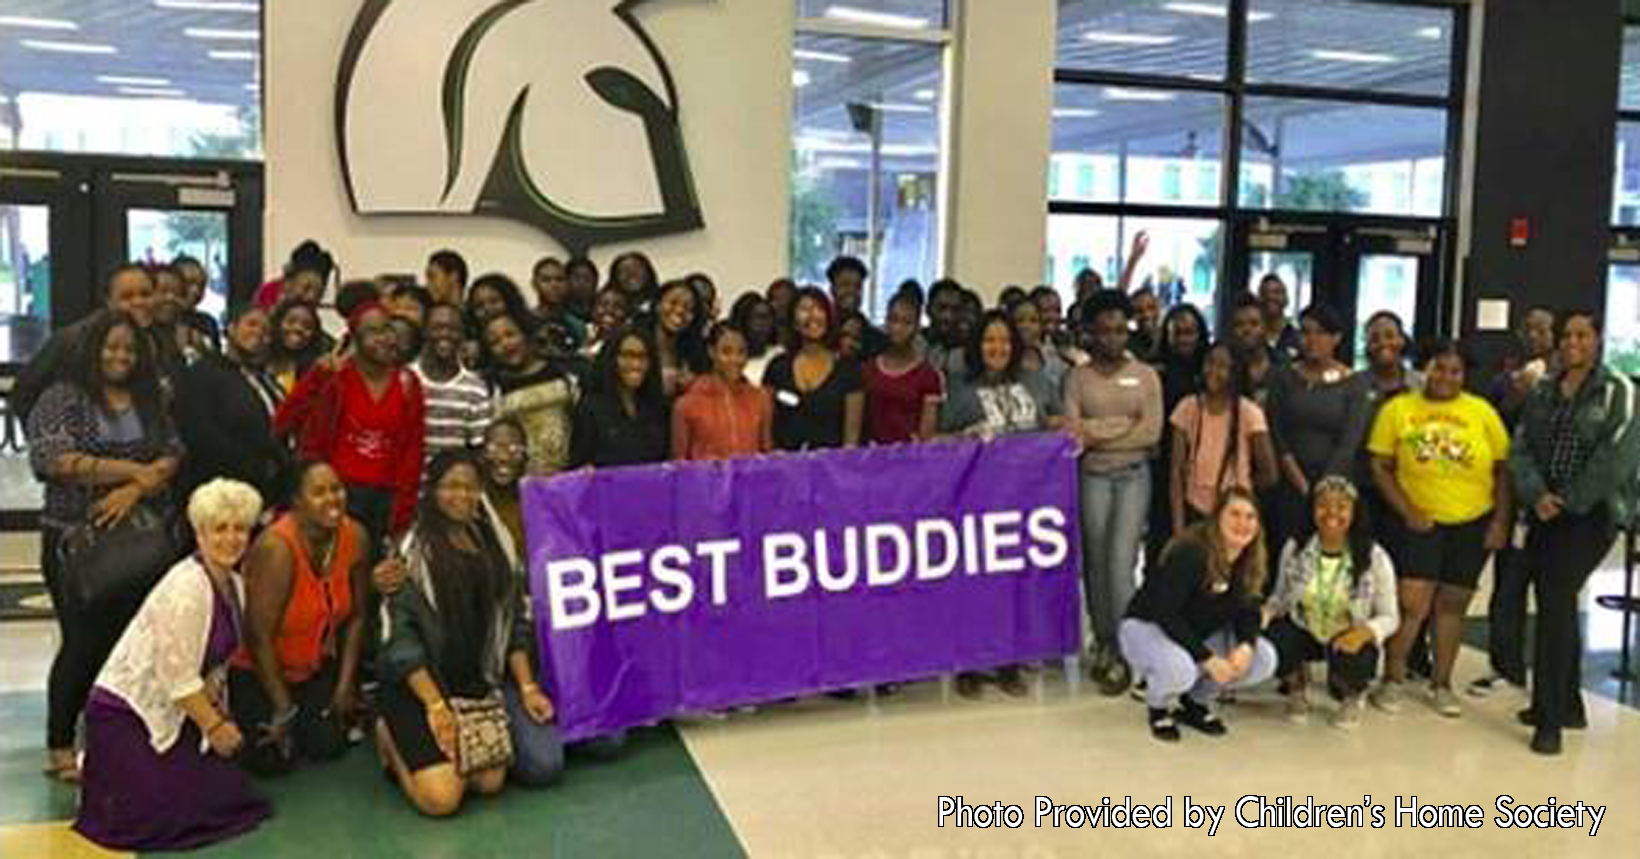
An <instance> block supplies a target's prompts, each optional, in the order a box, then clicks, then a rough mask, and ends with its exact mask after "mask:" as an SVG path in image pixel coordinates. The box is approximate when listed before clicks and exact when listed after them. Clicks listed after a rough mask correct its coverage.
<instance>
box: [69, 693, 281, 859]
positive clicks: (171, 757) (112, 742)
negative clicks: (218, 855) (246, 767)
mask: <svg viewBox="0 0 1640 859" xmlns="http://www.w3.org/2000/svg"><path fill="white" fill-rule="evenodd" d="M85 751H86V754H85V766H84V769H83V770H82V784H81V788H80V814H79V818H78V819H77V820H75V821H74V830H75V831H76V832H79V833H80V834H81V835H83V836H85V837H86V838H88V839H90V840H92V841H94V842H96V843H97V844H100V845H102V846H103V847H107V848H110V849H115V850H189V849H193V848H195V847H203V846H205V845H207V844H213V843H215V842H218V841H222V840H225V839H228V838H232V837H234V836H236V835H242V834H244V833H246V832H249V831H250V830H252V829H254V828H256V826H257V824H259V823H261V822H262V821H263V820H264V819H266V818H267V817H268V816H269V815H270V814H272V809H271V808H270V807H269V806H268V803H267V802H266V801H265V800H263V799H262V798H261V797H260V796H257V795H256V793H255V792H254V791H252V790H251V786H250V782H249V781H248V779H247V778H246V777H245V774H244V772H243V771H241V770H240V769H239V767H238V766H236V765H235V764H234V763H233V762H232V761H228V760H224V759H223V758H220V757H217V756H216V755H214V754H209V753H207V754H201V753H200V751H199V728H198V727H196V726H195V725H194V723H193V722H192V721H186V720H185V721H184V723H183V728H182V734H181V736H179V737H178V738H177V741H176V744H175V745H173V746H171V748H170V750H169V751H167V752H166V753H165V754H163V755H156V754H155V753H154V747H153V746H152V745H150V744H149V742H148V729H147V727H146V726H144V725H143V723H142V720H141V719H139V718H137V714H136V713H134V712H132V711H131V709H130V708H129V707H127V706H126V705H125V703H124V702H122V701H120V700H119V699H118V698H115V697H114V696H112V695H110V694H108V693H107V692H104V691H103V690H101V689H96V690H93V691H92V693H91V699H90V701H89V702H88V703H87V704H86V708H85Z"/></svg>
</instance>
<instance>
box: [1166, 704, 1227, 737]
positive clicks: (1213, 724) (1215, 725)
mask: <svg viewBox="0 0 1640 859" xmlns="http://www.w3.org/2000/svg"><path fill="white" fill-rule="evenodd" d="M1173 717H1174V718H1176V719H1178V720H1179V722H1180V724H1184V725H1189V726H1190V727H1192V728H1195V729H1196V730H1198V731H1201V732H1202V733H1204V734H1206V735H1208V736H1209V737H1222V736H1224V735H1225V734H1228V733H1230V729H1229V728H1228V727H1225V724H1224V722H1222V721H1220V720H1219V717H1218V715H1217V714H1215V713H1214V712H1213V711H1212V710H1211V709H1209V708H1207V707H1204V706H1202V705H1201V704H1198V703H1196V702H1195V701H1192V700H1190V699H1189V698H1182V699H1180V700H1179V709H1177V710H1174V711H1173Z"/></svg>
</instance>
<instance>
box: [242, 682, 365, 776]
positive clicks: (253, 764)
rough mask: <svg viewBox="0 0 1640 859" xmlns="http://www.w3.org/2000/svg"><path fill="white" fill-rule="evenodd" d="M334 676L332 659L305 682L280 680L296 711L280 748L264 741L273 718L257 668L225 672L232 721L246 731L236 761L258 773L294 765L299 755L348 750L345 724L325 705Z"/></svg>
mask: <svg viewBox="0 0 1640 859" xmlns="http://www.w3.org/2000/svg"><path fill="white" fill-rule="evenodd" d="M336 674H337V672H336V661H335V660H328V661H326V662H325V664H324V665H323V666H321V667H320V669H319V671H318V673H316V674H314V675H313V676H312V677H309V678H308V679H307V680H306V681H304V682H301V683H287V684H285V685H286V687H287V688H288V689H289V691H290V699H291V702H292V703H294V704H295V705H296V708H297V710H296V719H295V721H293V722H292V723H291V724H290V727H289V733H288V734H287V736H289V737H290V740H291V742H290V744H289V747H288V748H281V747H280V746H279V745H278V744H276V743H271V742H268V741H267V739H268V738H267V737H266V735H265V732H264V731H262V730H261V728H262V726H263V725H266V724H267V723H268V721H269V720H271V719H272V718H273V703H272V702H271V701H269V700H268V694H267V692H266V691H265V690H263V688H262V681H261V680H259V679H257V676H256V672H254V671H250V670H247V669H242V668H235V669H233V670H232V671H229V672H228V700H229V701H230V702H231V704H232V707H233V718H234V721H235V722H237V723H239V730H240V732H242V733H243V734H244V735H245V751H244V753H243V754H241V755H240V758H239V762H240V764H241V765H243V766H244V767H245V769H247V770H250V771H251V772H253V773H256V774H257V775H280V774H283V773H287V772H290V771H291V770H292V769H295V767H296V761H297V759H298V758H305V759H307V760H310V761H328V760H332V759H334V758H338V757H341V755H342V753H343V752H345V751H347V728H346V727H344V726H343V725H342V720H341V717H340V716H338V715H337V714H335V713H333V712H331V709H330V701H331V696H333V695H335V694H336V680H337V676H336Z"/></svg>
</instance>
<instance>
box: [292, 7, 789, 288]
mask: <svg viewBox="0 0 1640 859" xmlns="http://www.w3.org/2000/svg"><path fill="white" fill-rule="evenodd" d="M575 2H586V3H591V2H594V0H575ZM609 2H611V4H613V0H609ZM358 7H359V3H358V2H332V0H302V2H278V3H268V4H267V9H266V15H267V23H266V27H267V29H266V40H265V51H266V58H265V62H266V66H265V74H266V79H265V86H266V98H265V104H266V110H267V116H266V125H265V127H266V128H267V140H266V143H267V145H266V150H267V174H266V175H267V203H266V205H267V217H266V220H265V235H264V239H265V247H266V249H267V251H266V255H267V266H268V268H269V269H270V271H272V270H274V269H276V268H277V266H278V265H279V264H280V262H281V261H282V260H283V259H284V257H285V256H286V255H287V254H288V253H289V250H290V249H291V248H292V247H294V246H295V245H296V244H297V243H298V242H300V241H301V240H303V239H305V238H308V237H313V238H317V239H318V240H319V241H320V242H321V243H322V244H323V245H325V247H326V248H328V249H329V250H330V251H331V252H332V253H333V254H334V255H335V256H336V258H337V260H338V261H339V262H340V264H341V266H342V268H343V274H344V276H346V277H367V276H371V275H375V274H378V273H383V272H404V273H410V272H414V273H418V274H419V273H420V272H421V270H422V266H423V263H424V262H425V260H426V258H427V255H428V253H430V252H431V251H433V250H436V249H438V248H440V247H445V246H449V247H454V248H456V249H458V250H460V251H461V252H462V253H463V254H464V255H465V256H466V257H467V259H468V262H469V264H470V265H471V267H472V271H473V274H474V275H475V276H476V275H477V274H479V273H482V272H486V271H493V270H501V271H504V272H506V273H508V274H510V275H511V276H512V277H513V278H514V279H516V280H519V281H520V282H521V283H523V282H526V281H527V280H528V276H529V268H530V265H531V264H532V263H533V262H534V261H535V259H536V258H538V257H540V256H542V255H544V254H547V253H554V254H562V249H561V248H559V247H558V246H557V245H556V244H555V243H554V242H553V241H552V240H551V239H549V238H548V237H547V236H545V235H544V234H542V233H540V232H539V231H537V230H535V229H534V228H531V227H528V226H525V225H523V224H517V223H512V222H508V221H502V220H495V219H488V218H478V217H428V216H375V217H368V218H361V217H359V216H357V215H355V214H353V212H352V209H351V207H350V206H349V204H348V200H347V194H346V189H345V186H344V183H343V179H342V173H341V167H340V161H339V159H338V156H337V153H336V149H335V142H334V141H335V134H334V129H333V120H332V112H333V109H334V102H333V99H334V89H335V81H336V72H337V66H338V61H339V58H340V56H341V53H342V47H343V43H344V41H345V39H346V36H347V33H348V30H349V28H350V27H351V24H352V19H353V15H354V13H355V12H356V11H357V9H358ZM792 7H793V4H792V3H790V2H784V0H651V2H649V3H645V4H643V5H641V6H639V7H638V11H637V18H638V20H639V21H640V22H641V23H642V24H643V26H644V29H645V30H646V31H647V32H648V33H649V34H650V36H651V37H652V38H653V39H654V40H655V42H656V44H657V45H658V47H659V49H660V52H661V54H662V55H663V56H664V57H665V58H666V60H667V62H668V64H669V66H670V68H671V72H672V75H673V78H674V80H675V81H676V84H677V88H678V99H679V102H680V104H681V105H682V112H681V115H682V119H681V121H682V125H683V129H684V137H685V141H686V144H687V146H688V150H689V157H690V166H691V169H692V173H693V177H694V181H695V184H696V187H697V191H698V194H699V196H700V201H701V209H702V212H703V215H704V219H705V221H706V225H705V228H704V229H703V230H701V231H698V232H693V233H686V234H682V235H678V236H672V237H667V238H659V239H648V240H643V241H640V242H637V243H635V244H634V246H635V247H639V248H641V249H642V250H644V251H645V252H647V253H648V254H650V256H651V257H652V258H654V259H655V262H656V264H657V266H658V267H659V268H660V270H661V273H662V276H663V277H667V276H677V275H682V274H685V273H687V272H689V271H694V270H702V271H706V272H708V273H710V274H711V275H712V276H713V277H714V278H715V279H716V280H717V281H718V282H719V284H720V287H721V288H722V289H723V290H724V292H725V293H727V294H732V293H734V292H738V291H740V290H741V289H742V288H744V287H747V286H751V285H754V284H756V285H761V284H766V283H768V281H769V280H770V279H771V278H773V277H774V276H776V275H777V274H779V273H781V272H784V271H785V268H786V256H787V251H786V220H787V208H788V200H787V198H788V190H787V183H788V178H787V153H788V151H789V148H790V133H791V119H790V117H791V45H792V30H793V26H794V19H793V16H794V12H793V8H792ZM567 133H569V134H571V135H573V133H574V132H573V129H570V130H568V132H567ZM603 178H604V181H608V182H612V183H639V182H642V183H646V187H647V185H648V184H652V183H650V182H649V180H648V177H642V178H639V177H633V176H629V175H623V173H622V172H621V171H610V173H609V175H607V176H606V177H603ZM625 249H626V248H625V247H622V246H608V247H602V248H598V249H596V250H595V251H594V253H593V257H594V259H596V260H597V261H598V262H599V264H600V266H605V265H607V263H608V261H609V260H610V259H611V258H612V257H614V256H615V255H616V254H617V253H619V252H620V251H622V250H625Z"/></svg>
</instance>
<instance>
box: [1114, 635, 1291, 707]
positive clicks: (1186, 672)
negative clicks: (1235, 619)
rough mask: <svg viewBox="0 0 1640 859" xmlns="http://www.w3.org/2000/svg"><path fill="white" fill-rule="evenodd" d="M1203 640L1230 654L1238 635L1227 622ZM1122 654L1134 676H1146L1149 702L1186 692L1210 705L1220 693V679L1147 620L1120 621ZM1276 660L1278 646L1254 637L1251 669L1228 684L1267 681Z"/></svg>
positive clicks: (1160, 703)
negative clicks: (1225, 625) (1214, 676)
mask: <svg viewBox="0 0 1640 859" xmlns="http://www.w3.org/2000/svg"><path fill="white" fill-rule="evenodd" d="M1202 643H1203V644H1205V645H1206V646H1207V649H1208V650H1210V651H1212V652H1213V655H1215V656H1229V655H1230V652H1231V651H1233V650H1235V649H1236V641H1235V638H1234V636H1232V635H1231V633H1230V630H1229V628H1228V627H1227V628H1225V629H1221V630H1219V631H1218V632H1215V633H1213V634H1212V635H1209V636H1208V637H1207V638H1206V639H1204V640H1203V641H1202ZM1122 656H1123V657H1124V658H1126V659H1127V661H1128V664H1129V665H1131V666H1133V673H1134V675H1135V676H1137V677H1141V678H1143V679H1144V681H1145V701H1146V703H1148V704H1149V705H1150V706H1151V707H1154V708H1156V709H1162V708H1164V707H1169V706H1172V704H1173V702H1174V700H1175V699H1176V698H1178V696H1180V695H1188V696H1190V699H1191V700H1193V701H1195V702H1196V703H1198V704H1211V703H1213V699H1214V698H1217V697H1218V694H1219V684H1217V683H1215V682H1213V678H1212V677H1210V676H1208V674H1207V672H1205V671H1203V670H1202V667H1201V666H1200V665H1197V664H1196V660H1195V659H1193V658H1191V656H1190V651H1188V650H1185V649H1184V647H1182V646H1181V645H1180V644H1179V643H1178V642H1176V641H1174V640H1173V639H1172V638H1169V637H1168V635H1167V633H1166V632H1164V631H1163V630H1162V628H1161V627H1160V626H1157V625H1156V624H1154V623H1151V622H1150V621H1148V620H1139V619H1138V618H1133V617H1130V618H1128V619H1126V620H1124V621H1122ZM1276 662H1277V657H1276V648H1275V645H1273V644H1271V643H1270V640H1269V639H1268V638H1265V637H1264V636H1262V635H1261V636H1259V637H1258V638H1257V639H1256V640H1255V641H1254V642H1253V664H1252V665H1251V666H1250V667H1249V668H1248V669H1247V674H1246V675H1245V676H1243V677H1242V678H1241V679H1240V680H1236V681H1233V682H1231V683H1229V684H1227V687H1226V688H1230V689H1242V688H1245V687H1248V686H1257V685H1258V684H1260V683H1263V682H1264V681H1266V680H1268V679H1270V677H1271V676H1272V675H1274V674H1275V673H1276Z"/></svg>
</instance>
